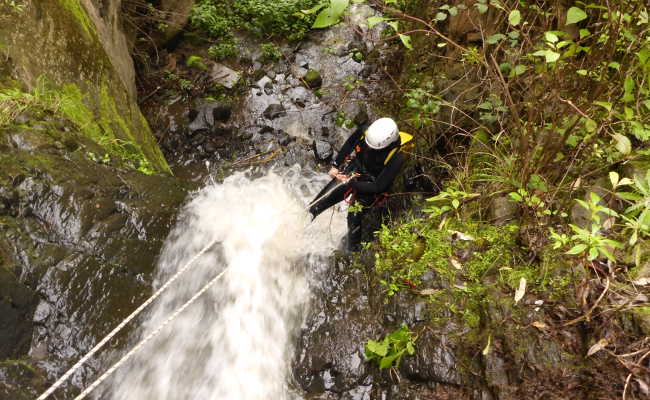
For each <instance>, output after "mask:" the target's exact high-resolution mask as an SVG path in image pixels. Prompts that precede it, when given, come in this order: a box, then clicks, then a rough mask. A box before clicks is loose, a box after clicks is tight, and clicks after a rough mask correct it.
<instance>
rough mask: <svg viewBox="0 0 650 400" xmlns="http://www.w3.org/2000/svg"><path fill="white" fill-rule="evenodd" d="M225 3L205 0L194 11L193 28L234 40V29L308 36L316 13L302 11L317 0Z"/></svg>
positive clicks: (261, 33) (266, 35)
mask: <svg viewBox="0 0 650 400" xmlns="http://www.w3.org/2000/svg"><path fill="white" fill-rule="evenodd" d="M227 1H228V3H229V6H224V4H222V3H221V2H219V1H216V0H201V1H199V2H198V3H197V5H196V6H195V7H194V9H193V11H192V17H191V24H192V27H194V28H196V29H199V30H201V31H203V32H206V33H208V34H209V35H210V36H211V37H212V38H214V39H218V40H221V41H224V42H225V43H232V40H233V36H232V32H233V31H235V30H237V29H242V30H246V31H249V32H251V33H253V34H255V35H258V36H260V37H262V36H263V37H268V36H278V37H286V38H288V39H289V40H298V39H301V38H302V37H304V35H305V34H306V33H307V32H308V31H309V28H310V26H311V24H312V21H313V20H314V18H315V16H314V15H311V14H305V13H302V12H301V10H308V9H310V8H312V7H313V6H314V5H315V4H316V3H317V2H318V1H317V0H281V1H276V2H271V3H270V2H267V1H263V0H227Z"/></svg>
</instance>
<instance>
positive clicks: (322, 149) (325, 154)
mask: <svg viewBox="0 0 650 400" xmlns="http://www.w3.org/2000/svg"><path fill="white" fill-rule="evenodd" d="M312 146H313V149H314V155H315V156H316V159H317V160H318V161H328V160H329V159H330V158H332V154H333V151H332V145H331V144H329V142H326V141H324V140H320V139H318V140H314V143H313V145H312Z"/></svg>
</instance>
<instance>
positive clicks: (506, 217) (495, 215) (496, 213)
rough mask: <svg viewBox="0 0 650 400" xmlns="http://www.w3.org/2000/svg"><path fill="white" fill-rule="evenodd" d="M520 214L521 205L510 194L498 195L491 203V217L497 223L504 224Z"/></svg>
mask: <svg viewBox="0 0 650 400" xmlns="http://www.w3.org/2000/svg"><path fill="white" fill-rule="evenodd" d="M518 215H519V206H518V205H517V203H515V202H514V201H512V199H511V198H510V197H508V196H500V197H496V198H494V200H492V204H490V219H491V220H492V221H493V222H494V224H495V225H503V224H505V223H507V222H508V221H511V220H513V219H515V218H517V217H518Z"/></svg>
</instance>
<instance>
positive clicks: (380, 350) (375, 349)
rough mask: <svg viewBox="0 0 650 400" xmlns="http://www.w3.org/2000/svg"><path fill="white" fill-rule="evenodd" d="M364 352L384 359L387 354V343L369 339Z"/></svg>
mask: <svg viewBox="0 0 650 400" xmlns="http://www.w3.org/2000/svg"><path fill="white" fill-rule="evenodd" d="M366 351H368V352H370V353H374V354H377V355H379V356H381V357H384V356H385V355H386V354H387V353H388V342H385V341H382V342H376V341H374V340H372V339H370V340H368V343H366Z"/></svg>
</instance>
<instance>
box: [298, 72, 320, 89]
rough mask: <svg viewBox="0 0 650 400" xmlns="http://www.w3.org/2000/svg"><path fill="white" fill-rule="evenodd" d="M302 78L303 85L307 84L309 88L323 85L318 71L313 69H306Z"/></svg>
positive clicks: (317, 87)
mask: <svg viewBox="0 0 650 400" xmlns="http://www.w3.org/2000/svg"><path fill="white" fill-rule="evenodd" d="M302 79H303V80H304V81H305V85H307V87H308V88H310V89H319V88H320V87H321V86H322V85H323V77H322V76H321V74H320V72H318V71H316V70H315V69H310V70H309V71H307V73H306V74H305V76H303V77H302Z"/></svg>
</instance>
